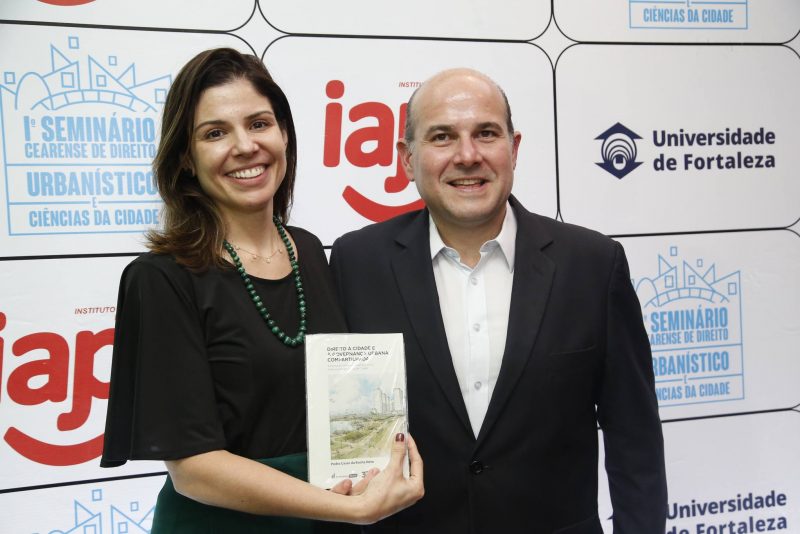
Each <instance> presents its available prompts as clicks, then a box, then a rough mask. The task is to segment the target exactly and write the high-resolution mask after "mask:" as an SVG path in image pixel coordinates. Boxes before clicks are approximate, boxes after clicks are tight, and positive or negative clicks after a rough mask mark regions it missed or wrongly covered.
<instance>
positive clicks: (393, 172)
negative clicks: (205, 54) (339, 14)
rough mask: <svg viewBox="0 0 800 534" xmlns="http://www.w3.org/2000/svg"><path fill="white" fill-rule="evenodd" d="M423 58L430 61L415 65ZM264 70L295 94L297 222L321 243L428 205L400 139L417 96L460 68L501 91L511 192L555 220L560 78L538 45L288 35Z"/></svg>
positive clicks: (272, 49)
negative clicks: (512, 140) (509, 133)
mask: <svg viewBox="0 0 800 534" xmlns="http://www.w3.org/2000/svg"><path fill="white" fill-rule="evenodd" d="M365 49H368V50H369V57H368V58H367V59H365V57H364V54H363V51H364V50H365ZM299 57H302V58H305V59H304V61H302V62H298V61H297V58H299ZM417 57H419V58H422V57H424V58H425V61H424V62H417V61H411V60H410V58H417ZM264 62H265V63H266V65H267V67H268V68H269V69H270V71H271V72H272V74H273V76H274V77H275V79H276V80H277V81H278V83H279V84H280V85H281V86H282V87H283V88H284V90H285V91H286V94H287V95H289V98H290V100H291V103H292V111H293V113H294V118H295V123H296V125H297V133H298V145H299V151H298V154H299V156H298V160H299V163H298V179H297V185H296V188H295V207H294V209H293V211H292V221H293V222H294V223H295V224H297V225H299V226H302V227H304V228H307V229H309V230H311V231H312V232H314V233H315V234H317V236H319V238H320V239H321V240H322V243H323V244H325V245H330V244H332V243H333V240H334V239H336V238H337V237H338V236H339V235H341V234H342V233H344V232H346V231H349V230H354V229H357V228H361V227H362V226H365V225H366V224H369V223H370V222H373V221H377V220H383V219H385V218H388V217H390V216H392V215H394V214H397V213H399V212H401V211H404V210H408V209H410V208H414V207H419V206H421V205H422V204H421V202H420V200H419V196H418V194H417V191H416V187H414V185H413V184H412V183H409V182H408V181H407V179H406V177H405V174H404V173H403V171H402V169H401V168H399V167H398V160H397V157H396V150H395V141H396V140H397V138H398V137H399V136H400V135H402V133H403V130H404V116H405V105H404V104H405V102H406V101H407V100H408V98H409V97H410V96H411V93H412V92H413V90H414V88H415V87H416V86H417V85H418V84H419V83H421V82H422V81H424V80H425V79H427V78H428V77H430V76H431V75H433V74H435V73H436V72H438V71H439V70H442V69H444V68H449V67H454V66H468V67H473V68H476V69H478V70H481V71H483V72H486V73H487V74H488V75H489V76H491V77H493V78H494V79H495V80H496V81H497V82H498V83H499V84H500V85H501V86H502V87H503V88H504V90H505V91H506V94H507V95H508V99H509V101H510V103H511V109H512V114H513V119H514V127H515V128H516V129H517V130H519V131H521V132H522V145H521V148H520V153H519V159H518V162H517V170H516V182H515V184H514V193H515V194H516V195H517V196H518V197H519V198H520V200H521V201H522V202H523V203H525V205H526V206H527V207H528V208H529V209H532V210H534V211H537V212H539V213H541V214H544V215H548V216H551V217H552V216H555V211H556V210H555V206H556V204H555V199H556V182H555V147H554V135H553V132H554V125H553V107H552V106H553V81H552V80H553V77H552V69H551V66H550V62H549V60H548V59H547V56H546V55H545V54H544V53H543V52H542V51H541V50H540V49H539V48H538V47H536V46H533V45H530V44H525V43H521V44H501V43H467V42H442V41H417V40H395V39H380V40H378V39H375V40H371V39H332V38H300V37H285V38H282V39H279V40H278V41H276V42H275V43H273V44H272V45H271V46H270V47H269V48H268V49H267V52H266V55H265V57H264Z"/></svg>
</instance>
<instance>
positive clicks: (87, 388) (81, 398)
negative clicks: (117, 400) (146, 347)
mask: <svg viewBox="0 0 800 534" xmlns="http://www.w3.org/2000/svg"><path fill="white" fill-rule="evenodd" d="M6 323H7V320H6V315H5V314H4V313H2V312H0V334H2V331H3V329H4V328H5V327H6ZM113 343H114V329H113V328H106V329H105V330H101V331H100V332H91V331H88V330H82V331H79V332H78V333H77V334H75V337H74V338H70V339H67V338H65V337H64V336H61V335H60V334H56V333H55V332H34V333H30V334H26V335H24V336H22V337H20V338H18V339H16V340H14V341H11V340H6V339H3V337H2V336H0V385H3V384H4V385H5V396H6V397H7V398H3V395H2V391H0V402H3V403H6V402H9V401H10V402H13V403H16V404H17V405H21V406H38V405H42V404H45V403H63V402H65V401H67V400H68V399H71V403H70V404H69V405H68V406H67V407H68V409H67V410H66V411H64V412H63V413H60V414H59V415H58V417H57V418H56V421H55V423H56V429H57V431H58V432H69V431H73V430H78V429H80V428H81V427H83V426H84V424H85V423H86V422H87V421H88V420H89V415H90V413H91V409H92V401H93V400H94V399H107V398H108V382H104V381H102V380H99V379H98V378H97V377H96V376H95V375H94V366H95V356H96V355H97V353H98V351H100V349H102V348H104V347H107V346H110V345H112V344H113ZM7 349H10V352H11V354H12V355H13V357H16V358H24V357H26V356H28V359H27V361H25V362H24V363H22V364H21V365H18V366H16V367H15V368H14V369H13V370H12V371H11V372H10V373H8V377H7V378H6V376H5V374H4V370H3V363H4V361H5V354H6V353H5V351H6V350H7ZM40 354H41V355H44V356H45V357H43V358H42V357H38V358H36V359H31V358H30V357H31V356H36V355H40ZM70 374H71V375H72V382H71V383H70ZM0 432H2V429H0ZM3 439H4V440H5V442H6V443H8V445H9V446H10V447H11V448H12V449H14V450H15V451H16V452H17V453H19V454H20V455H22V456H24V457H25V458H27V459H29V460H32V461H34V462H37V463H40V464H44V465H52V466H67V465H75V464H80V463H83V462H88V461H89V460H92V459H94V458H97V457H98V456H100V454H101V453H102V450H103V434H102V433H101V434H99V435H97V436H94V437H92V438H90V439H88V440H85V441H82V442H80V443H72V444H67V445H64V444H56V443H49V442H48V441H46V440H44V439H42V437H41V436H39V437H36V436H31V435H29V434H27V433H25V432H23V431H22V430H20V429H18V428H16V427H15V426H13V425H10V426H9V427H8V428H7V429H5V432H4V433H3Z"/></svg>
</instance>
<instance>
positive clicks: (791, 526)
mask: <svg viewBox="0 0 800 534" xmlns="http://www.w3.org/2000/svg"><path fill="white" fill-rule="evenodd" d="M798 415H800V414H798V413H797V412H796V411H784V412H775V413H766V414H757V415H746V416H738V417H723V418H719V419H702V420H697V421H684V422H680V423H667V424H665V425H664V426H663V428H664V447H665V453H666V464H667V485H668V492H669V507H668V515H667V530H666V532H667V534H732V533H739V532H742V533H748V534H749V533H754V532H771V531H777V532H784V533H787V534H788V533H794V532H798V528H799V527H798V526H799V525H800V507H799V506H798V504H797V503H798V500H800V462H798V461H797V443H800V417H798ZM600 460H601V461H600V482H599V484H600V498H599V500H600V508H599V512H600V518H601V519H606V521H604V523H603V528H604V530H605V531H606V532H609V533H610V532H611V521H610V520H608V519H607V518H610V517H611V504H610V499H609V497H608V479H607V478H606V474H605V470H604V469H603V468H602V462H603V458H602V457H601V459H600ZM781 496H782V497H781ZM721 501H724V503H723V504H722V505H720V504H719V503H720V502H721ZM712 502H713V503H716V504H713V505H712V504H711V503H712ZM758 502H761V503H763V504H764V506H760V507H756V503H758ZM780 502H782V503H783V504H779V503H780ZM751 518H752V519H751ZM759 520H761V521H763V523H762V526H761V527H760V529H759V528H758V527H757V526H756V524H757V522H758V521H759ZM731 521H732V522H733V523H734V526H733V528H731V527H730V526H729V524H730V522H731ZM751 521H752V523H751ZM770 522H771V523H770ZM742 523H744V525H742ZM782 523H784V524H785V526H784V527H783V528H782V529H779V528H778V526H779V525H780V524H782ZM770 524H772V527H773V528H772V530H768V529H769V525H770ZM720 525H725V526H724V527H722V528H721V527H720ZM751 525H752V528H751Z"/></svg>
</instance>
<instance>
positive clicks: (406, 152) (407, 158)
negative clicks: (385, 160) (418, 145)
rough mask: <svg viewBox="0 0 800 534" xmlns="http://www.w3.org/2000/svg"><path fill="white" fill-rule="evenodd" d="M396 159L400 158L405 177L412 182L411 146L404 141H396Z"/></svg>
mask: <svg viewBox="0 0 800 534" xmlns="http://www.w3.org/2000/svg"><path fill="white" fill-rule="evenodd" d="M396 146H397V157H398V158H400V163H401V165H403V170H404V171H406V177H407V178H408V181H409V182H413V181H414V168H413V167H412V165H411V146H410V145H409V143H408V142H407V141H406V140H405V139H398V140H397V145H396Z"/></svg>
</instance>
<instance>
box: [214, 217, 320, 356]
mask: <svg viewBox="0 0 800 534" xmlns="http://www.w3.org/2000/svg"><path fill="white" fill-rule="evenodd" d="M272 222H273V223H275V228H277V229H278V234H279V235H280V236H281V240H282V241H283V244H284V245H285V246H286V252H287V254H288V255H289V264H290V265H291V266H292V273H293V274H294V287H295V289H296V290H297V311H298V313H299V314H300V329H299V330H298V331H297V335H296V336H294V337H291V336H287V335H286V333H285V332H284V331H283V330H281V329H280V327H279V326H278V325H277V324H276V323H275V319H273V318H272V316H271V315H270V314H269V312H268V311H267V308H266V307H265V306H264V303H263V302H261V297H259V296H258V293H256V288H255V287H253V281H252V280H250V277H249V276H248V275H247V273H246V272H245V270H244V267H243V266H242V260H240V259H239V255H238V254H237V253H236V250H235V249H234V248H233V245H231V244H230V243H228V241H227V240H223V241H222V246H223V247H225V250H227V251H228V254H230V256H231V259H232V260H233V264H234V265H235V266H236V270H237V271H238V272H239V276H241V277H242V282H244V287H245V289H247V292H248V293H249V294H250V298H251V299H252V300H253V304H255V305H256V310H258V313H259V315H261V317H262V318H263V319H264V321H265V322H266V323H267V326H268V327H269V329H270V331H271V332H272V333H273V334H275V336H276V337H277V338H278V339H279V340H280V341H282V342H283V344H284V345H288V346H289V347H296V346H298V345H302V344H303V341H304V340H305V338H306V300H305V297H304V295H303V281H302V279H301V278H300V266H299V265H298V263H297V258H296V257H295V255H294V248H293V247H292V242H291V241H289V236H287V235H286V230H285V229H284V228H283V225H282V224H281V221H280V220H278V218H277V217H276V216H274V215H273V216H272Z"/></svg>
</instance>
